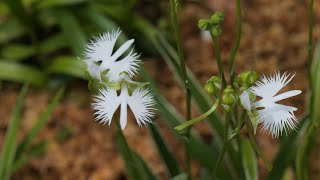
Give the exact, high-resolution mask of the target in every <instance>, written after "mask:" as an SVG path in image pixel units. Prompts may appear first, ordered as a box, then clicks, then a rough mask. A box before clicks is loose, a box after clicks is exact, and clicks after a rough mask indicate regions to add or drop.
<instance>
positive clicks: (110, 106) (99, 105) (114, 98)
mask: <svg viewBox="0 0 320 180" xmlns="http://www.w3.org/2000/svg"><path fill="white" fill-rule="evenodd" d="M94 101H95V102H94V103H92V108H93V109H94V110H95V111H96V112H95V113H94V115H95V116H96V120H97V121H100V123H103V124H106V123H108V124H109V125H110V123H111V120H112V117H113V115H114V113H115V111H116V110H117V108H118V107H119V105H120V103H121V99H120V98H119V97H118V95H117V92H116V91H115V90H113V89H101V90H100V93H99V94H98V95H96V96H94Z"/></svg>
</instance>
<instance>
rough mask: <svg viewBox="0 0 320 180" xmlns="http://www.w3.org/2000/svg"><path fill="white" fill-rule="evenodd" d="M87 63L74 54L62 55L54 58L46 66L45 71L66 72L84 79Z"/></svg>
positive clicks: (49, 72)
mask: <svg viewBox="0 0 320 180" xmlns="http://www.w3.org/2000/svg"><path fill="white" fill-rule="evenodd" d="M85 70H86V67H85V64H84V63H83V62H82V61H81V60H80V59H78V58H75V57H72V56H60V57H56V58H54V59H53V60H52V61H51V63H50V64H49V65H48V66H47V67H46V69H45V72H46V73H48V74H52V73H57V74H66V75H72V76H75V77H78V78H82V79H84V78H85V77H84V73H83V72H84V71H85Z"/></svg>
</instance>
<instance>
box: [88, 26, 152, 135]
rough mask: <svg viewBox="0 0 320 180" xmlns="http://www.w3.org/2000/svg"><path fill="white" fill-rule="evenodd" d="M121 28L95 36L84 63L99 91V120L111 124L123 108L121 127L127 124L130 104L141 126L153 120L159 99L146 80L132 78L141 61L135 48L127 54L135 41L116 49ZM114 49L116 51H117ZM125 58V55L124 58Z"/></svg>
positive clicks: (92, 87)
mask: <svg viewBox="0 0 320 180" xmlns="http://www.w3.org/2000/svg"><path fill="white" fill-rule="evenodd" d="M120 34H121V31H120V30H117V31H113V32H107V33H104V34H102V35H100V36H99V37H95V38H93V39H92V41H91V42H90V43H88V44H87V46H86V52H85V53H84V63H85V64H86V67H87V70H86V72H85V75H86V77H87V79H88V81H89V83H88V87H89V89H90V90H91V91H92V92H93V93H95V94H96V95H95V96H94V103H92V108H93V109H94V110H95V111H96V112H95V115H96V120H97V121H99V122H101V123H103V124H106V123H108V124H109V125H110V124H111V121H112V119H113V116H114V114H115V112H116V110H117V109H118V107H120V126H121V128H122V129H124V128H125V127H126V124H127V107H128V106H129V107H130V109H131V110H132V112H133V114H134V116H135V118H136V121H137V123H138V125H139V126H141V125H146V124H147V123H148V122H152V121H151V120H152V118H153V117H154V115H155V113H154V108H153V105H154V104H155V101H154V99H153V96H152V95H151V94H150V92H149V90H148V89H145V88H144V86H145V85H146V84H148V83H142V82H137V81H134V80H132V78H133V76H134V75H135V74H136V73H137V72H138V68H139V66H140V64H141V60H139V59H138V58H139V55H138V54H137V53H134V52H133V48H131V50H130V51H129V52H128V53H127V54H126V55H125V53H126V51H128V50H129V49H130V47H131V45H132V44H133V42H134V40H133V39H131V40H128V41H127V42H125V43H123V44H122V45H121V46H120V47H119V48H118V49H117V50H116V51H114V48H115V44H116V41H117V39H118V37H119V36H120ZM113 51H114V52H113ZM121 57H122V58H121Z"/></svg>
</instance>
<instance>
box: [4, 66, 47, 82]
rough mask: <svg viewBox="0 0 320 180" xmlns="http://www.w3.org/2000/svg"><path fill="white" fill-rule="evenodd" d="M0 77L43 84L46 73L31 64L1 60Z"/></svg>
mask: <svg viewBox="0 0 320 180" xmlns="http://www.w3.org/2000/svg"><path fill="white" fill-rule="evenodd" d="M0 79H1V80H9V81H15V82H20V83H30V84H33V85H36V86H42V85H43V84H44V83H45V82H46V75H45V74H44V73H42V72H41V71H39V70H37V69H35V68H33V67H31V66H27V65H22V64H18V63H14V62H7V61H4V60H0Z"/></svg>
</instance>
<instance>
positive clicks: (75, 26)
mask: <svg viewBox="0 0 320 180" xmlns="http://www.w3.org/2000/svg"><path fill="white" fill-rule="evenodd" d="M56 18H57V21H58V22H59V25H60V27H61V28H62V31H63V34H64V38H65V39H66V41H67V42H68V43H69V45H70V46H71V47H72V50H73V52H74V53H75V54H76V55H77V56H81V55H82V53H83V50H84V46H85V44H86V35H85V33H84V32H83V30H82V27H81V26H80V24H79V22H78V21H77V19H76V17H75V16H74V15H73V14H72V13H71V12H69V11H66V10H58V11H57V12H56Z"/></svg>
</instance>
